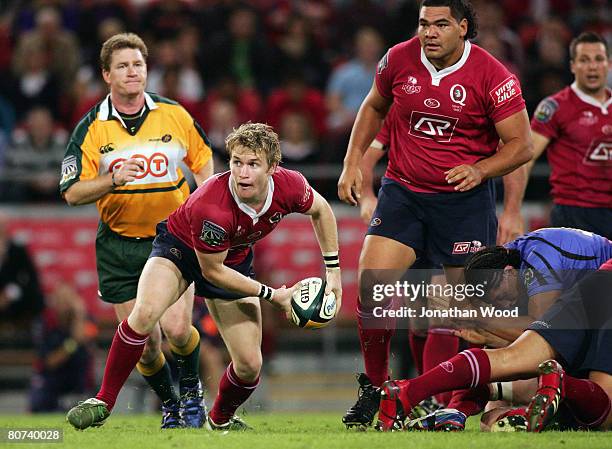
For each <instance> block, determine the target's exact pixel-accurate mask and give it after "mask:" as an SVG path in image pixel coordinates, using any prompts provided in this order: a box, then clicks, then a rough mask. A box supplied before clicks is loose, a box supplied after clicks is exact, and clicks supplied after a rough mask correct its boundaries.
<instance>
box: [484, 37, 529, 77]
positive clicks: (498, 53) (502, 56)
mask: <svg viewBox="0 0 612 449" xmlns="http://www.w3.org/2000/svg"><path fill="white" fill-rule="evenodd" d="M477 43H478V45H480V46H481V47H482V48H484V49H485V50H487V51H488V52H489V53H491V54H492V55H493V56H494V57H495V59H497V60H498V61H499V62H501V63H502V64H503V65H504V66H505V67H506V68H507V69H508V70H509V71H510V72H511V73H514V74H515V75H516V76H518V77H519V78H521V70H520V69H519V66H517V65H516V64H515V63H513V62H512V58H511V57H510V56H509V55H508V51H507V48H508V47H507V46H506V45H504V42H502V40H501V39H500V37H499V34H497V33H494V32H491V31H484V32H482V31H479V32H478V40H477Z"/></svg>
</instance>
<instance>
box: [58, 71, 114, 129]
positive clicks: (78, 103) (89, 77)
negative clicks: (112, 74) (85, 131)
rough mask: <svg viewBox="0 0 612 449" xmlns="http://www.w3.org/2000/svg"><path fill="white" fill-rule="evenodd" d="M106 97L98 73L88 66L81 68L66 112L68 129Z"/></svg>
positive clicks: (104, 88)
mask: <svg viewBox="0 0 612 449" xmlns="http://www.w3.org/2000/svg"><path fill="white" fill-rule="evenodd" d="M105 95H106V86H104V85H103V84H102V82H101V81H100V77H99V76H98V71H97V70H94V68H92V67H90V66H84V67H81V68H80V69H79V71H78V73H77V76H76V79H75V80H74V83H73V85H72V89H71V92H70V96H71V100H70V103H71V104H70V105H69V107H70V109H69V110H68V111H67V113H66V116H67V117H68V122H67V123H68V128H70V129H72V128H74V127H75V126H76V124H77V123H78V122H79V120H81V117H83V116H84V115H85V114H86V113H87V111H89V110H90V109H91V108H93V107H94V106H95V105H96V104H97V103H98V102H99V101H100V100H101V99H102V98H103V97H104V96H105Z"/></svg>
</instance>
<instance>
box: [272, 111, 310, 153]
mask: <svg viewBox="0 0 612 449" xmlns="http://www.w3.org/2000/svg"><path fill="white" fill-rule="evenodd" d="M279 137H280V145H281V152H282V153H283V161H284V162H285V163H287V164H289V165H290V164H297V163H304V162H305V163H312V162H316V161H317V156H318V150H319V148H318V145H317V141H316V139H315V138H314V136H313V130H312V124H311V122H310V120H309V118H308V117H307V116H306V115H305V114H303V113H301V112H297V111H293V112H288V113H286V114H285V115H284V116H283V118H282V120H281V123H280V127H279Z"/></svg>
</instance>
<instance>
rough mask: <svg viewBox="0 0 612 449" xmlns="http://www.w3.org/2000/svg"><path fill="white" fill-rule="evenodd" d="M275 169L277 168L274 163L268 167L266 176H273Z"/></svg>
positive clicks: (276, 164) (276, 163)
mask: <svg viewBox="0 0 612 449" xmlns="http://www.w3.org/2000/svg"><path fill="white" fill-rule="evenodd" d="M277 167H278V162H275V163H273V164H272V165H270V168H269V169H268V174H269V175H273V174H274V173H276V168H277Z"/></svg>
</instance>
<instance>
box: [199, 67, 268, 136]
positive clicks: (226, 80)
mask: <svg viewBox="0 0 612 449" xmlns="http://www.w3.org/2000/svg"><path fill="white" fill-rule="evenodd" d="M220 99H223V100H227V101H229V102H230V103H232V104H233V105H234V106H235V107H236V114H238V120H239V122H240V123H244V122H248V121H249V120H251V121H252V122H257V121H259V120H260V118H261V114H262V108H263V105H262V99H261V95H260V94H259V92H258V91H257V90H256V89H253V88H251V87H240V86H239V85H238V81H237V79H236V77H234V76H233V75H231V74H228V73H226V74H224V75H221V76H220V79H219V81H218V82H217V84H215V86H214V87H213V88H212V89H210V90H209V91H208V95H207V96H206V100H205V102H204V105H203V107H202V114H201V115H196V118H201V121H200V123H202V126H203V127H204V129H208V127H207V123H208V122H209V121H210V115H211V108H212V105H214V104H215V103H216V102H217V101H218V100H220Z"/></svg>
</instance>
